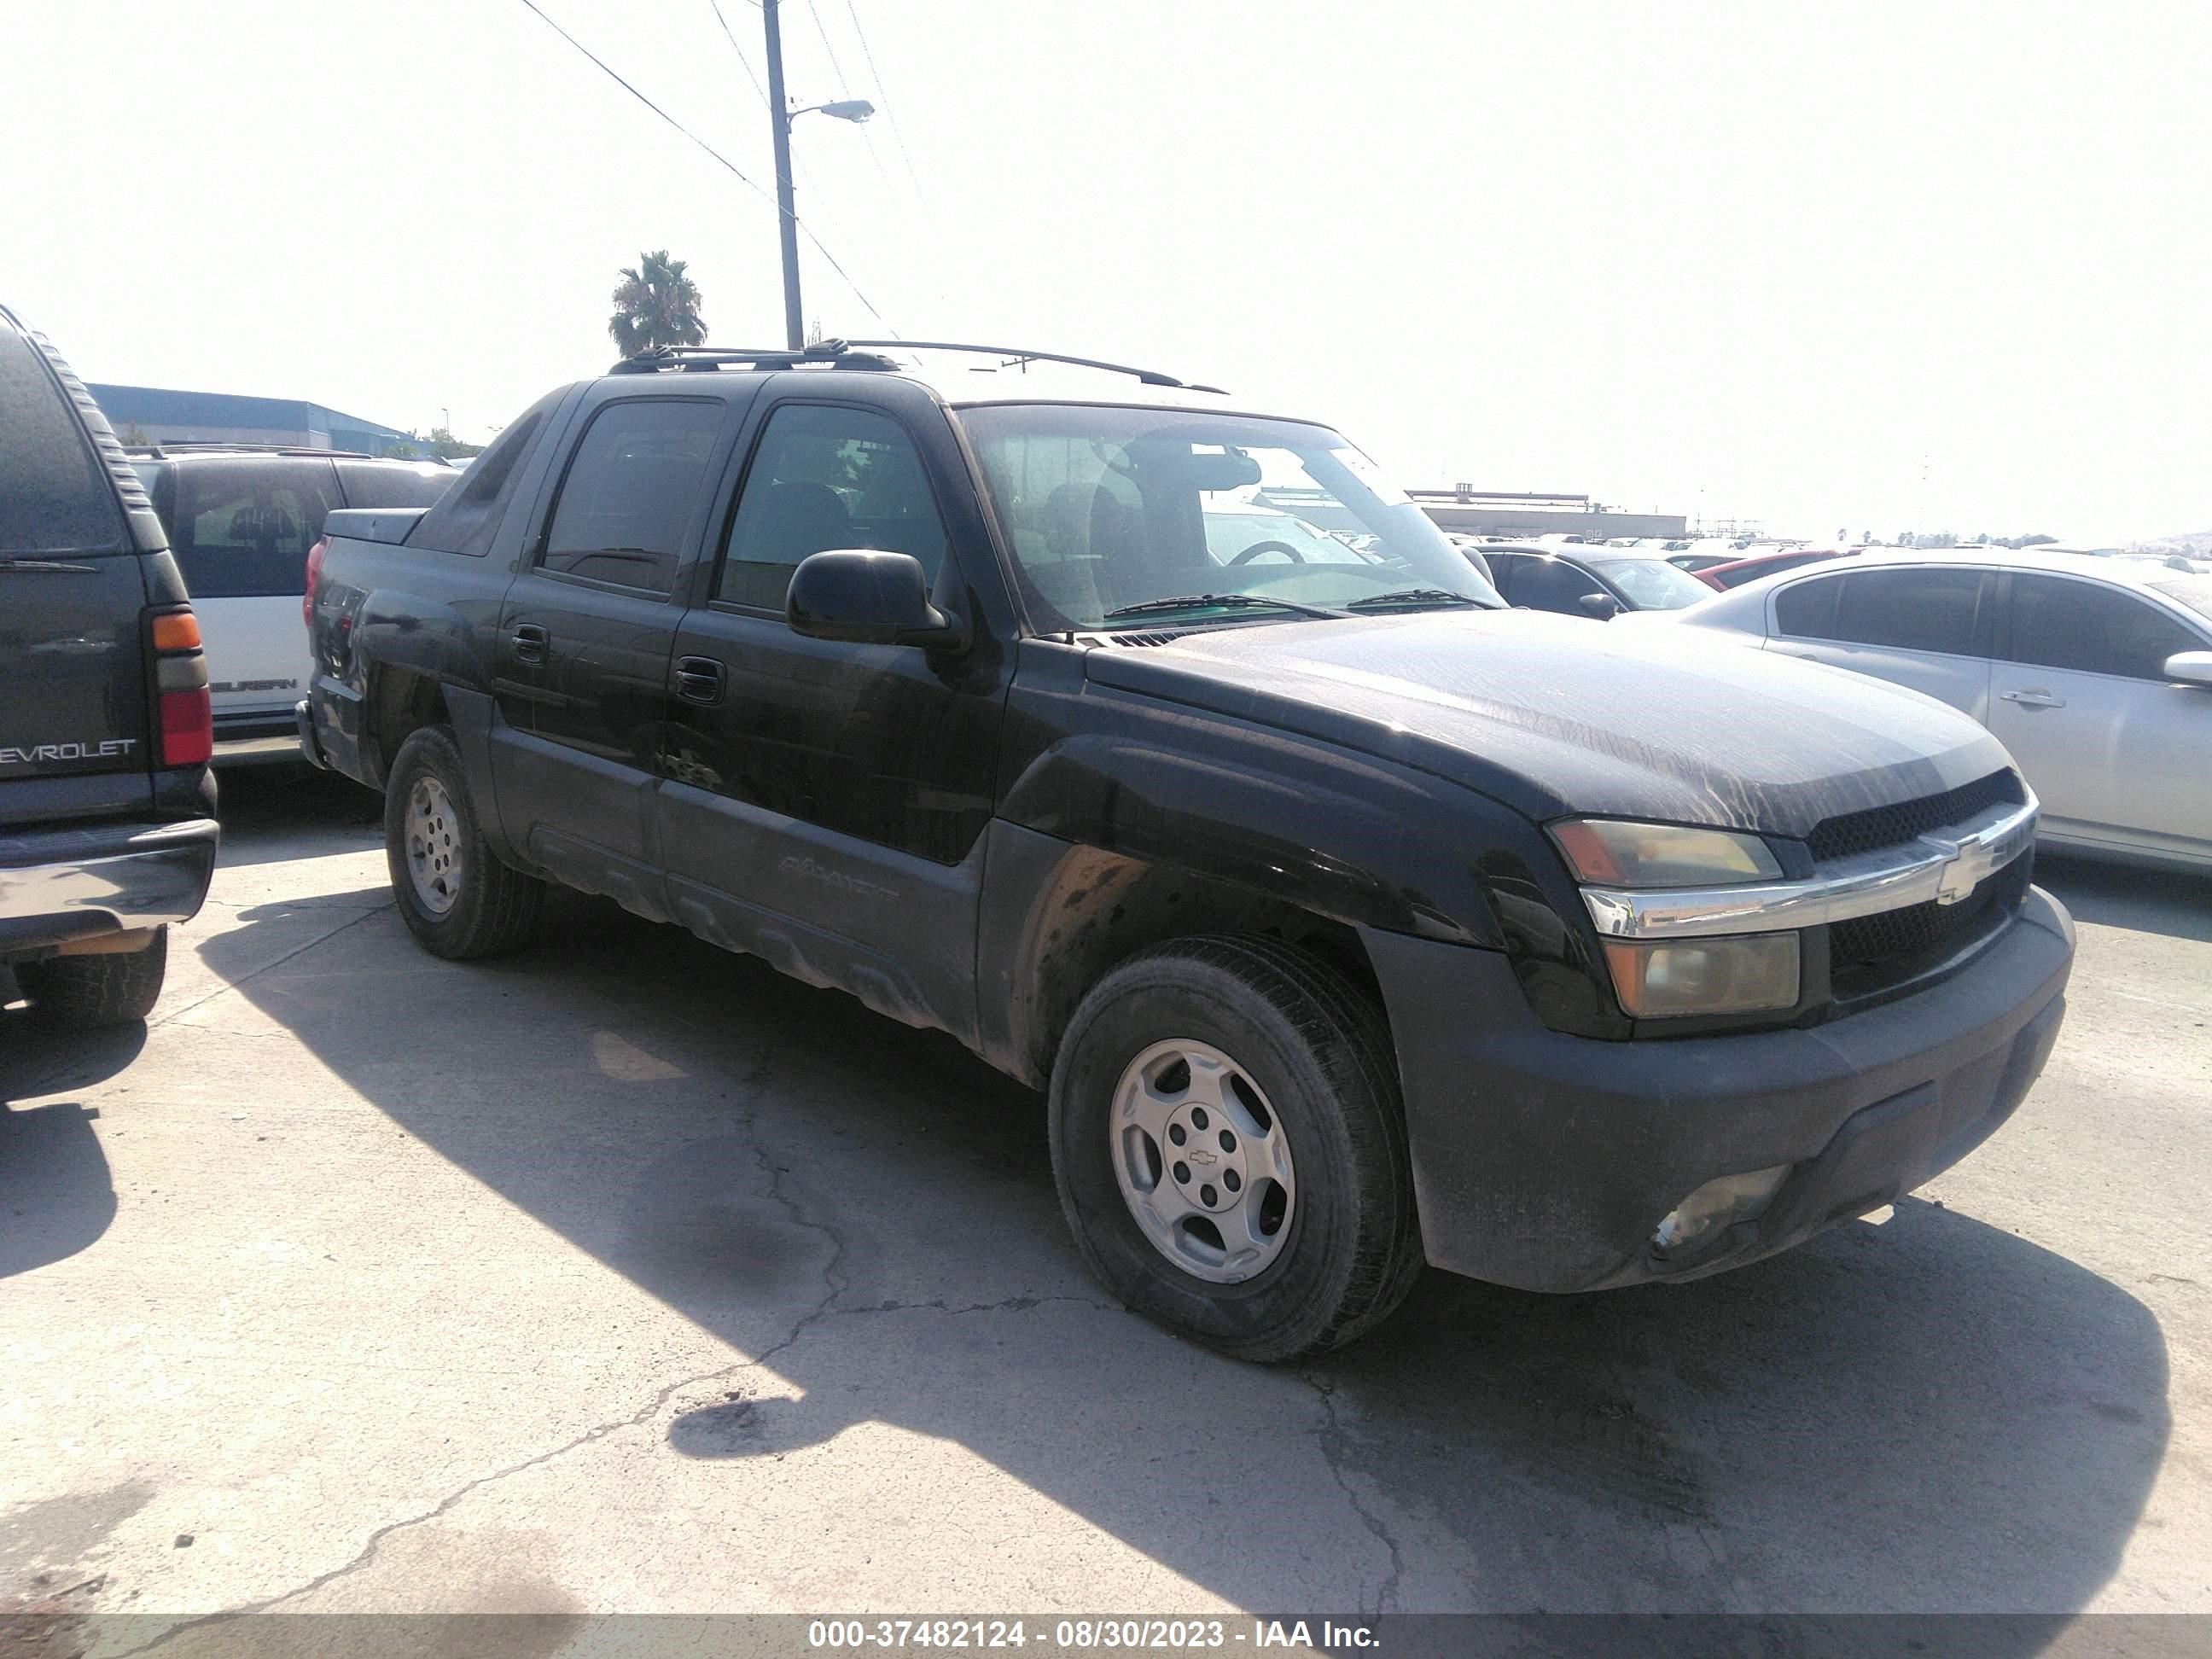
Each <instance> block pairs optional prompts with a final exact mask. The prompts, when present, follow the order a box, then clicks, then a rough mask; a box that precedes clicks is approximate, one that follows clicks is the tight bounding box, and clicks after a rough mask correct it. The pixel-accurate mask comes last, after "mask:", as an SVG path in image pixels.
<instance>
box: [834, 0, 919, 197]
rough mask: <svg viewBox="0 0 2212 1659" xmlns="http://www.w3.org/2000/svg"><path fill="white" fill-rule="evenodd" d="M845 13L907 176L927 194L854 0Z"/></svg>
mask: <svg viewBox="0 0 2212 1659" xmlns="http://www.w3.org/2000/svg"><path fill="white" fill-rule="evenodd" d="M845 15H847V16H848V17H849V18H851V19H852V20H853V33H854V34H855V35H857V36H859V37H860V56H861V57H862V58H866V60H867V64H868V78H869V79H870V80H872V81H873V82H875V83H876V95H877V96H878V97H879V98H881V99H882V100H884V118H886V119H887V120H889V121H890V125H891V140H892V142H893V143H896V144H897V146H898V151H899V160H900V161H902V162H904V163H905V164H906V176H907V177H908V178H909V179H913V180H914V190H915V195H916V196H926V195H927V193H928V192H927V191H925V190H923V188H922V185H921V174H920V173H917V172H915V167H914V157H913V156H912V155H909V154H908V151H907V147H906V130H905V129H904V128H903V127H902V126H901V125H899V118H898V102H897V100H896V99H894V98H893V97H892V96H891V93H890V88H889V87H887V86H885V85H884V75H883V71H882V70H879V69H878V68H877V67H876V54H875V51H874V49H873V48H872V47H871V46H869V45H868V32H867V31H866V29H864V28H862V27H860V13H859V11H858V10H856V9H854V4H853V0H845ZM817 21H818V20H817Z"/></svg>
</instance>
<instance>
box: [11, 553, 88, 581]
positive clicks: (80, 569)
mask: <svg viewBox="0 0 2212 1659" xmlns="http://www.w3.org/2000/svg"><path fill="white" fill-rule="evenodd" d="M0 570H45V571H50V572H58V573H60V574H64V575H71V576H88V575H90V574H92V567H91V566H90V565H88V564H69V563H66V562H64V561H62V560H60V559H19V558H16V557H15V556H13V555H12V554H7V553H0Z"/></svg>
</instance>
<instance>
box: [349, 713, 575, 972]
mask: <svg viewBox="0 0 2212 1659" xmlns="http://www.w3.org/2000/svg"><path fill="white" fill-rule="evenodd" d="M384 856H385V862H386V864H387V865H388V866H390V868H391V872H392V897H393V899H394V900H395V901H396V902H397V903H398V908H399V915H400V919H401V920H402V921H404V922H406V924H407V928H408V931H409V932H410V933H413V934H414V935H415V937H416V940H417V941H418V942H419V943H420V944H421V945H422V947H423V948H424V949H425V950H427V951H431V952H433V953H434V954H435V955H437V956H441V957H452V958H453V959H454V960H456V961H461V960H465V959H467V958H470V957H489V956H497V955H500V954H501V953H502V952H504V951H513V950H516V949H519V948H520V946H522V945H526V944H528V943H529V941H530V936H531V934H532V933H533V932H534V931H535V930H536V928H537V926H538V909H539V907H540V906H541V905H543V904H544V901H545V884H544V882H542V881H540V880H538V878H536V877H534V876H527V875H525V874H523V872H521V871H520V870H516V869H514V868H513V867H512V866H508V865H507V864H504V863H502V862H501V860H500V859H499V856H498V854H495V853H494V852H493V851H492V850H491V846H490V843H489V842H487V841H485V839H484V837H483V830H482V829H481V828H480V827H479V826H478V824H477V815H476V807H475V805H474V804H473V803H472V802H471V800H470V799H469V786H468V777H467V775H466V773H465V771H464V770H463V769H462V766H461V751H460V749H459V746H458V745H457V744H455V743H454V741H453V732H452V731H451V730H450V729H449V728H447V727H446V726H424V727H422V730H420V731H418V732H415V733H414V734H413V735H412V736H410V738H408V739H407V741H406V742H405V743H404V744H400V746H399V752H398V754H397V755H395V756H394V757H392V772H391V775H390V776H389V777H388V778H386V780H385V786H384Z"/></svg>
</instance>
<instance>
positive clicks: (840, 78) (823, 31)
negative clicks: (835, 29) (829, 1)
mask: <svg viewBox="0 0 2212 1659" xmlns="http://www.w3.org/2000/svg"><path fill="white" fill-rule="evenodd" d="M806 15H808V16H809V17H811V18H812V19H813V20H814V32H815V33H817V34H818V35H820V36H821V37H822V50H823V52H827V53H829V73H830V74H832V75H834V76H836V77H837V90H838V91H840V92H845V93H849V92H851V91H852V89H853V83H852V82H849V81H848V80H847V79H846V78H845V66H844V65H843V64H841V63H839V62H838V61H837V48H836V47H835V46H831V45H830V44H829V30H828V29H827V28H826V27H823V22H822V8H821V7H819V6H817V5H816V4H815V3H814V0H806Z"/></svg>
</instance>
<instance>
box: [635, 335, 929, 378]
mask: <svg viewBox="0 0 2212 1659" xmlns="http://www.w3.org/2000/svg"><path fill="white" fill-rule="evenodd" d="M725 363H743V364H744V365H745V366H746V367H747V368H797V367H798V366H799V364H801V363H828V364H829V366H830V367H831V368H860V369H880V370H884V371H891V370H896V368H898V365H897V364H896V363H895V362H891V360H890V358H888V357H878V356H874V355H873V354H872V353H866V352H859V351H854V349H852V348H851V347H850V346H849V345H848V344H847V343H846V342H844V341H842V340H817V341H816V342H815V343H813V344H812V345H811V346H805V347H803V348H802V349H799V350H797V351H792V350H789V349H786V348H783V347H771V346H759V347H755V346H658V347H656V348H654V349H653V350H651V351H641V352H639V353H638V354H637V355H636V356H631V357H625V358H623V360H622V361H621V362H618V363H617V364H616V365H615V366H614V367H613V368H610V369H609V370H608V371H607V373H608V374H659V373H660V372H661V370H663V369H666V368H673V369H678V370H682V371H693V372H705V371H711V370H714V369H717V368H721V367H722V365H723V364H725Z"/></svg>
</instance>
